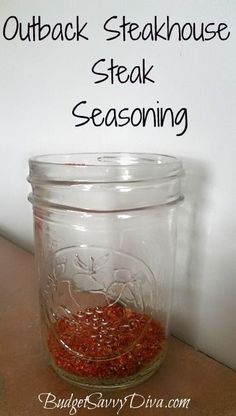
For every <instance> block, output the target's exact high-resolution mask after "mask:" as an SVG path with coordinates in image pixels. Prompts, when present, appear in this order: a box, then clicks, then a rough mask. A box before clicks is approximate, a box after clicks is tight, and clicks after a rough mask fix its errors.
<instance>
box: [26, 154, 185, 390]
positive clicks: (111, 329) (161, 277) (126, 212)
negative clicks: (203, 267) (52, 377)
mask: <svg viewBox="0 0 236 416" xmlns="http://www.w3.org/2000/svg"><path fill="white" fill-rule="evenodd" d="M29 166H30V174H29V181H30V183H31V185H32V193H31V194H30V196H29V200H30V201H31V202H32V203H33V211H34V224H35V255H36V262H37V269H38V273H39V278H40V305H41V322H42V334H43V340H44V346H45V349H46V352H47V355H48V358H49V361H50V363H51V365H52V366H53V368H54V369H55V370H56V372H57V373H58V374H59V375H60V376H62V377H63V378H65V379H66V380H68V381H70V382H73V383H75V384H77V385H79V386H81V387H87V388H100V389H101V388H104V389H117V388H124V387H128V386H132V385H135V384H138V383H140V382H142V381H143V380H145V379H147V378H148V377H150V376H151V375H152V374H153V373H154V372H155V371H156V370H157V368H158V367H159V365H160V363H161V362H162V360H163V358H164V356H165V353H166V348H167V340H168V322H169V315H170V307H171V295H172V277H173V269H174V259H175V248H176V247H175V246H176V206H177V204H176V203H177V202H178V201H179V200H180V199H181V188H180V185H181V175H182V173H183V169H182V164H181V162H180V161H178V160H177V159H176V158H174V157H171V156H164V155H158V154H138V153H136V154H131V153H103V154H97V153H90V154H89V153H88V154H65V155H43V156H36V157H34V158H31V159H30V161H29Z"/></svg>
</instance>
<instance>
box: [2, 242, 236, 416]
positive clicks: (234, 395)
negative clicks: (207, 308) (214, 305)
mask: <svg viewBox="0 0 236 416" xmlns="http://www.w3.org/2000/svg"><path fill="white" fill-rule="evenodd" d="M0 270H1V276H0V328H1V332H0V334H1V337H0V363H1V367H0V403H1V404H0V415H1V416H40V415H51V416H54V415H57V416H64V415H69V414H77V415H81V416H86V415H91V416H97V415H105V416H112V415H116V414H117V413H118V414H119V415H121V416H128V415H136V416H141V415H145V416H154V415H157V416H158V415H163V416H168V415H173V416H180V415H188V416H189V415H191V416H203V415H206V416H208V415H209V416H236V374H235V372H234V371H233V370H231V369H229V368H227V367H225V366H223V365H222V364H220V363H218V362H217V361H215V360H213V359H211V358H209V357H207V356H206V355H204V354H202V353H200V352H197V351H195V350H194V349H193V348H192V347H190V346H188V345H186V344H184V343H183V342H180V341H178V340H177V339H175V338H172V339H171V342H170V347H169V351H168V355H167V358H166V360H165V362H164V363H163V364H162V366H161V368H160V369H159V371H158V372H157V373H156V374H155V375H154V376H153V377H152V378H150V379H149V380H148V381H146V382H144V383H143V384H142V385H140V386H137V387H134V388H131V389H127V390H126V391H118V392H110V393H108V392H106V393H102V396H101V397H102V398H103V399H110V398H114V399H120V401H118V402H117V403H118V405H117V407H111V405H110V407H107V408H103V407H101V406H102V404H103V405H105V401H103V402H102V401H100V402H99V401H98V399H99V396H98V394H97V395H94V396H90V401H91V402H92V401H93V402H94V403H95V404H96V405H98V404H99V406H100V407H96V408H94V409H91V410H89V409H88V402H86V401H85V398H86V396H88V395H90V394H91V393H92V392H89V391H86V390H82V389H80V388H77V387H75V386H72V385H70V384H68V383H67V382H65V381H64V380H62V379H60V378H59V377H58V376H57V375H56V374H55V373H54V372H53V370H52V369H51V368H50V367H49V366H48V364H47V362H46V360H45V358H44V355H43V352H42V347H41V341H40V333H39V311H38V286H37V278H36V274H35V270H34V261H33V256H32V255H31V254H29V253H27V252H26V251H24V250H22V249H20V248H19V247H17V246H15V245H14V244H12V243H10V242H9V241H7V240H5V239H3V238H0ZM216 342H217V340H216ZM41 393H51V394H53V395H54V396H55V397H54V402H53V401H52V402H51V406H55V405H56V403H57V404H58V405H59V399H63V398H64V399H69V398H70V402H69V401H68V402H67V404H68V407H67V408H64V409H63V408H62V409H60V408H54V409H44V408H43V405H44V403H43V402H42V403H41V402H40V401H39V399H38V396H39V394H41ZM134 393H136V394H135V395H133V394H134ZM130 395H133V396H130ZM138 395H139V396H138ZM125 396H129V397H128V398H127V401H126V403H125V404H124V406H123V408H122V409H120V411H119V408H120V406H121V403H124V397H125ZM40 397H41V398H42V399H45V398H46V395H44V396H42V395H41V396H40ZM48 397H49V396H48ZM52 397H53V396H50V398H51V399H52ZM132 397H133V407H137V408H131V407H130V405H131V398H132ZM150 397H151V398H152V399H163V402H162V401H159V404H160V403H163V406H164V407H162V408H160V407H158V408H157V407H150V400H149V401H148V398H150ZM183 398H187V399H188V398H190V402H189V405H188V408H168V407H165V406H167V405H168V403H169V400H172V399H183ZM72 399H73V400H75V399H78V400H79V399H84V400H82V401H81V406H82V407H81V408H78V407H77V408H76V409H75V412H76V413H73V408H71V407H69V405H70V404H71V403H72ZM122 399H123V402H122V401H121V400H122ZM74 403H75V402H74ZM107 403H108V402H107ZM114 403H115V402H114ZM153 403H154V402H153ZM172 403H173V402H170V405H171V404H172ZM175 403H178V401H176V402H175ZM65 404H66V403H65ZM145 405H146V406H147V407H146V408H145ZM48 406H49V404H48ZM86 406H87V407H86ZM138 406H140V407H139V408H138ZM90 407H93V405H91V404H90ZM94 407H95V405H94Z"/></svg>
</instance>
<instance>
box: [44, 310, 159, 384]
mask: <svg viewBox="0 0 236 416" xmlns="http://www.w3.org/2000/svg"><path fill="white" fill-rule="evenodd" d="M55 333H56V334H57V337H55V335H54V334H55ZM58 339H60V341H58ZM165 341H166V336H165V329H164V327H163V325H162V324H161V323H160V322H158V321H154V320H153V319H151V318H150V317H149V316H148V315H146V314H144V313H139V312H136V311H133V310H131V309H128V308H125V307H123V306H122V305H120V304H119V303H115V304H110V305H108V306H107V305H106V306H97V307H92V308H86V309H84V310H81V311H78V312H77V314H73V318H71V317H60V318H58V319H57V321H56V323H55V324H54V326H53V328H52V330H51V331H50V332H49V335H48V347H49V351H50V353H51V355H52V358H53V361H54V363H55V364H56V365H57V366H58V367H59V368H61V369H62V370H64V371H66V372H68V373H71V374H74V375H77V376H79V377H89V378H100V379H101V378H103V379H105V378H106V379H107V378H113V379H114V378H123V377H127V376H132V375H134V374H136V373H137V372H138V371H139V370H141V369H142V368H143V367H145V366H146V365H148V364H150V363H151V362H152V361H154V360H155V359H158V357H159V356H160V354H161V352H162V349H163V348H164V345H165Z"/></svg>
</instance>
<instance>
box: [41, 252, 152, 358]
mask: <svg viewBox="0 0 236 416" xmlns="http://www.w3.org/2000/svg"><path fill="white" fill-rule="evenodd" d="M153 285H154V276H153V274H152V272H151V270H150V269H149V268H148V266H147V265H146V264H145V263H144V262H142V261H141V260H140V259H138V258H136V257H133V256H130V255H128V254H125V253H122V252H120V251H115V250H112V249H107V248H102V247H75V246H73V247H68V248H65V249H62V250H59V251H57V252H55V253H54V256H53V262H52V270H51V271H50V273H49V274H48V281H47V284H46V287H45V290H44V292H43V303H44V309H45V313H46V318H47V323H48V325H49V326H51V327H52V330H53V332H54V336H55V337H56V338H57V340H58V341H59V342H60V343H61V344H62V345H63V347H64V348H65V349H67V350H68V351H71V352H73V353H74V354H76V355H77V356H80V357H84V358H90V359H96V360H97V359H103V360H104V359H107V358H109V359H111V358H114V357H116V356H119V355H120V354H122V353H124V352H127V351H129V350H131V349H132V347H133V345H134V344H135V343H137V342H138V340H139V338H140V337H141V336H142V334H143V331H144V330H145V327H146V323H147V322H148V321H147V322H146V321H145V324H144V325H143V326H142V332H141V333H139V334H138V335H137V325H140V322H139V323H138V322H136V316H137V314H135V313H134V311H136V312H138V313H143V314H148V315H149V316H150V319H151V313H152V310H153V309H154V305H153ZM147 305H148V306H147ZM114 311H115V313H116V314H117V319H116V321H115V322H116V325H114V316H113V315H114ZM111 317H112V319H110V318H111ZM62 319H64V322H65V321H66V324H67V325H70V327H71V329H72V330H73V331H74V334H75V337H77V338H79V337H80V336H81V339H82V338H83V339H84V338H86V335H87V343H86V344H84V345H83V344H82V343H78V342H77V343H76V348H75V343H73V342H72V341H71V339H70V340H69V339H67V337H66V335H65V336H64V337H59V336H58V333H57V332H59V331H57V323H58V322H59V321H60V320H62ZM111 322H112V325H111ZM127 331H128V332H129V334H130V343H129V345H127V343H126V344H125V345H122V337H124V335H125V334H126V333H127ZM90 342H91V343H95V344H96V349H95V350H94V352H93V349H92V348H91V346H90V348H89V349H88V343H90ZM78 344H80V345H79V347H78V346H77V345H78ZM116 346H117V347H116Z"/></svg>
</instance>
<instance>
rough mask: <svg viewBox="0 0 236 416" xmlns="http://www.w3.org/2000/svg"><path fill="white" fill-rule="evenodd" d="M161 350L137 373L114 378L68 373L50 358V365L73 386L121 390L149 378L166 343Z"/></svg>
mask: <svg viewBox="0 0 236 416" xmlns="http://www.w3.org/2000/svg"><path fill="white" fill-rule="evenodd" d="M165 344H166V345H165V347H164V349H163V350H162V352H161V354H159V356H158V357H157V358H156V359H155V360H154V361H153V362H152V363H151V364H149V365H148V366H146V367H145V368H143V369H142V370H139V372H138V373H136V374H134V375H132V376H128V377H123V378H115V379H111V378H110V379H102V380H101V378H88V377H79V376H77V375H74V374H72V373H69V372H67V371H65V370H63V369H62V368H60V367H58V366H57V365H56V364H55V363H54V362H53V361H52V360H50V365H51V366H52V368H53V370H54V371H55V372H56V373H57V374H58V375H59V376H60V377H61V378H63V379H64V380H66V381H67V382H69V383H70V384H73V385H74V386H77V387H80V388H83V389H86V390H103V391H104V390H105V391H114V390H123V389H126V388H130V387H133V386H137V385H139V384H141V383H143V382H144V381H145V380H147V379H149V378H150V377H151V376H152V375H153V374H154V373H155V372H156V371H157V370H158V369H159V367H160V365H161V364H162V362H163V360H164V358H165V356H166V352H167V343H165Z"/></svg>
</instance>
